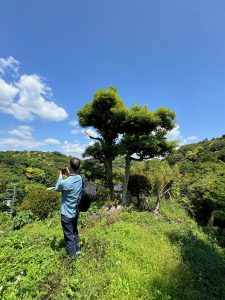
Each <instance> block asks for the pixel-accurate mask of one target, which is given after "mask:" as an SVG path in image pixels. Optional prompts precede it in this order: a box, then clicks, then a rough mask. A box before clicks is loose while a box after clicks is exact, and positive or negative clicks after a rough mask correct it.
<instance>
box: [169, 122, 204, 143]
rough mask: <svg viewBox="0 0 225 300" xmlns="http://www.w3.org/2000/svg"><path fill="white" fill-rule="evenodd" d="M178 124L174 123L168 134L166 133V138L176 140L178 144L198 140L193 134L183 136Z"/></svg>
mask: <svg viewBox="0 0 225 300" xmlns="http://www.w3.org/2000/svg"><path fill="white" fill-rule="evenodd" d="M179 128H180V126H179V125H178V124H176V127H175V128H173V129H172V130H171V131H170V132H169V133H168V134H167V138H168V140H170V141H178V143H179V145H180V146H181V145H185V144H188V143H193V142H196V141H197V140H198V138H197V137H196V136H194V135H192V136H189V137H186V138H185V137H184V136H183V135H182V134H181V132H180V129H179Z"/></svg>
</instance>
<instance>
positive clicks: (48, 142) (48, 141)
mask: <svg viewBox="0 0 225 300" xmlns="http://www.w3.org/2000/svg"><path fill="white" fill-rule="evenodd" d="M42 144H43V145H60V144H61V142H60V141H59V140H57V139H52V138H48V139H45V140H44V141H43V142H42Z"/></svg>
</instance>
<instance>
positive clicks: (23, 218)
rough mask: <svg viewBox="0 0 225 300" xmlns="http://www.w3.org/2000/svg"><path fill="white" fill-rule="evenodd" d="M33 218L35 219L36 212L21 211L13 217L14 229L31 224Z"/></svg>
mask: <svg viewBox="0 0 225 300" xmlns="http://www.w3.org/2000/svg"><path fill="white" fill-rule="evenodd" d="M33 220H34V214H33V213H32V212H31V211H30V210H28V211H20V212H18V213H17V215H16V216H15V217H14V218H13V221H12V226H13V229H20V228H22V227H23V226H25V225H27V224H30V223H31V222H32V221H33Z"/></svg>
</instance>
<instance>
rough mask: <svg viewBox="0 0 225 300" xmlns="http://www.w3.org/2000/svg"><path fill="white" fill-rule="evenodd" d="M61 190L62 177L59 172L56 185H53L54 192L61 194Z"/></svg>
mask: <svg viewBox="0 0 225 300" xmlns="http://www.w3.org/2000/svg"><path fill="white" fill-rule="evenodd" d="M62 190H63V177H62V172H61V171H60V173H59V178H58V180H57V182H56V185H55V191H56V192H61V191H62Z"/></svg>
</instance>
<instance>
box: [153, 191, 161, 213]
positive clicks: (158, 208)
mask: <svg viewBox="0 0 225 300" xmlns="http://www.w3.org/2000/svg"><path fill="white" fill-rule="evenodd" d="M160 204H161V196H160V194H157V204H156V207H155V209H154V213H156V214H159V213H160Z"/></svg>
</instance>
